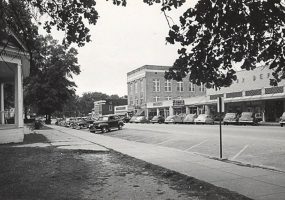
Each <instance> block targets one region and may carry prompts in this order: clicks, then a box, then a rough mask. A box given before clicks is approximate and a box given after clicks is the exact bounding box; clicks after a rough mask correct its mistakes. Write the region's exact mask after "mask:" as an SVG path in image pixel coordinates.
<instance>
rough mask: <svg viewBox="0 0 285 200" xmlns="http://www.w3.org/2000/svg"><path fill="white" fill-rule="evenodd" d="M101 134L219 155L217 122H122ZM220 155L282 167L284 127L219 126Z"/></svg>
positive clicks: (212, 155) (245, 161) (262, 164)
mask: <svg viewBox="0 0 285 200" xmlns="http://www.w3.org/2000/svg"><path fill="white" fill-rule="evenodd" d="M105 135H106V136H107V135H108V136H112V137H118V138H123V139H126V140H132V141H138V142H144V143H149V144H156V145H161V146H166V147H170V148H176V149H180V150H182V151H188V152H195V153H197V154H200V155H204V156H209V157H216V158H219V126H218V125H185V124H173V125H171V124H126V125H125V127H124V129H123V130H121V131H112V132H109V133H105ZM223 158H226V159H229V160H233V161H237V162H242V163H246V164H252V165H258V166H264V167H269V168H274V169H277V170H281V171H285V128H281V127H271V126H258V127H256V126H223Z"/></svg>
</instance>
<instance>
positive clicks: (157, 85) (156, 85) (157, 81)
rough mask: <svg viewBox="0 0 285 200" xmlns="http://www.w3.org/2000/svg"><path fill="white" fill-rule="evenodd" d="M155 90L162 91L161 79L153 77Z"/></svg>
mask: <svg viewBox="0 0 285 200" xmlns="http://www.w3.org/2000/svg"><path fill="white" fill-rule="evenodd" d="M153 91H154V92H160V81H159V79H153Z"/></svg>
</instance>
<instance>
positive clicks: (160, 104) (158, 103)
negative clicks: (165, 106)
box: [153, 102, 162, 106]
mask: <svg viewBox="0 0 285 200" xmlns="http://www.w3.org/2000/svg"><path fill="white" fill-rule="evenodd" d="M153 106H162V102H154V103H153Z"/></svg>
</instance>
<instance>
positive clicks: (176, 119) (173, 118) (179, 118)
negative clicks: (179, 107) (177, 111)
mask: <svg viewBox="0 0 285 200" xmlns="http://www.w3.org/2000/svg"><path fill="white" fill-rule="evenodd" d="M183 118H184V116H183V115H170V116H168V117H166V119H165V121H164V123H165V124H176V123H182V122H183Z"/></svg>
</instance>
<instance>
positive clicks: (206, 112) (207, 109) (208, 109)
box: [205, 105, 210, 115]
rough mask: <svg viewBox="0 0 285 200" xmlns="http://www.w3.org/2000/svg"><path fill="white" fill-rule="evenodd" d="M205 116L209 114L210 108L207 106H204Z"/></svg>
mask: <svg viewBox="0 0 285 200" xmlns="http://www.w3.org/2000/svg"><path fill="white" fill-rule="evenodd" d="M205 114H208V115H209V114H210V107H209V105H205Z"/></svg>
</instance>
